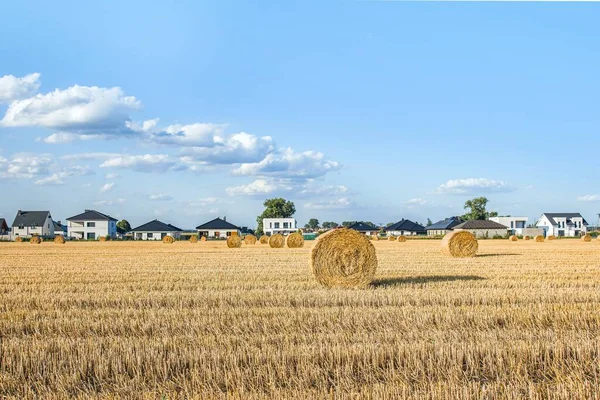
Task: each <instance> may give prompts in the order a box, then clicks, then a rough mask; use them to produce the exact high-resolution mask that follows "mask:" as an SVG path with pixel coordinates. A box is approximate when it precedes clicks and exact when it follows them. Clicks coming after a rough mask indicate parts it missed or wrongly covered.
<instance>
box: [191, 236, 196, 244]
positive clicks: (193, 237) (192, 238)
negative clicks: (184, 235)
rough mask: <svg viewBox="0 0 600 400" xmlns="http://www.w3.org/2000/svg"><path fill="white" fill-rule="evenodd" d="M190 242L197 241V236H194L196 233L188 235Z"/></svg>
mask: <svg viewBox="0 0 600 400" xmlns="http://www.w3.org/2000/svg"><path fill="white" fill-rule="evenodd" d="M190 243H198V236H196V235H192V236H190Z"/></svg>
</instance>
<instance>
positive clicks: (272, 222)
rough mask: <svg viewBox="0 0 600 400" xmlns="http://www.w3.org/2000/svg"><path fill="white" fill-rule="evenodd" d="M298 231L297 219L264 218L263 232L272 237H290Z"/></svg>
mask: <svg viewBox="0 0 600 400" xmlns="http://www.w3.org/2000/svg"><path fill="white" fill-rule="evenodd" d="M297 230H298V223H297V222H296V219H295V218H263V232H264V233H265V235H268V236H271V235H274V234H276V233H280V234H282V235H289V234H290V233H294V232H296V231H297Z"/></svg>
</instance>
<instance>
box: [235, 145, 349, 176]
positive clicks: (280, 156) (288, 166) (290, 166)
mask: <svg viewBox="0 0 600 400" xmlns="http://www.w3.org/2000/svg"><path fill="white" fill-rule="evenodd" d="M340 167H341V166H340V164H339V163H337V162H335V161H329V160H326V159H325V156H324V155H323V153H319V152H315V151H304V152H301V153H297V152H295V151H294V150H292V149H291V148H287V149H285V150H282V151H277V152H275V153H271V154H269V155H267V156H266V157H265V158H264V159H263V160H262V161H260V162H258V163H244V164H242V165H240V166H239V167H238V168H236V169H234V171H233V173H234V174H236V175H254V176H261V175H262V176H267V175H270V176H282V177H301V178H316V177H319V176H323V175H325V174H326V173H328V172H331V171H336V170H338V169H339V168H340Z"/></svg>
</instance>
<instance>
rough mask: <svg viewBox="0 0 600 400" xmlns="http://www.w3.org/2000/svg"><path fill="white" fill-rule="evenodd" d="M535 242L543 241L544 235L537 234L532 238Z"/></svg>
mask: <svg viewBox="0 0 600 400" xmlns="http://www.w3.org/2000/svg"><path fill="white" fill-rule="evenodd" d="M534 240H535V241H536V242H538V243H541V242H543V241H544V236H542V235H537V236H536V237H535V239H534Z"/></svg>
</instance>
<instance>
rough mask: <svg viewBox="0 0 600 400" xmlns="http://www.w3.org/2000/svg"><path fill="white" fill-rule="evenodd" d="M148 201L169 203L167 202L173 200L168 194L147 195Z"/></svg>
mask: <svg viewBox="0 0 600 400" xmlns="http://www.w3.org/2000/svg"><path fill="white" fill-rule="evenodd" d="M148 200H151V201H169V200H173V196H170V195H168V194H162V193H160V194H151V195H148Z"/></svg>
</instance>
